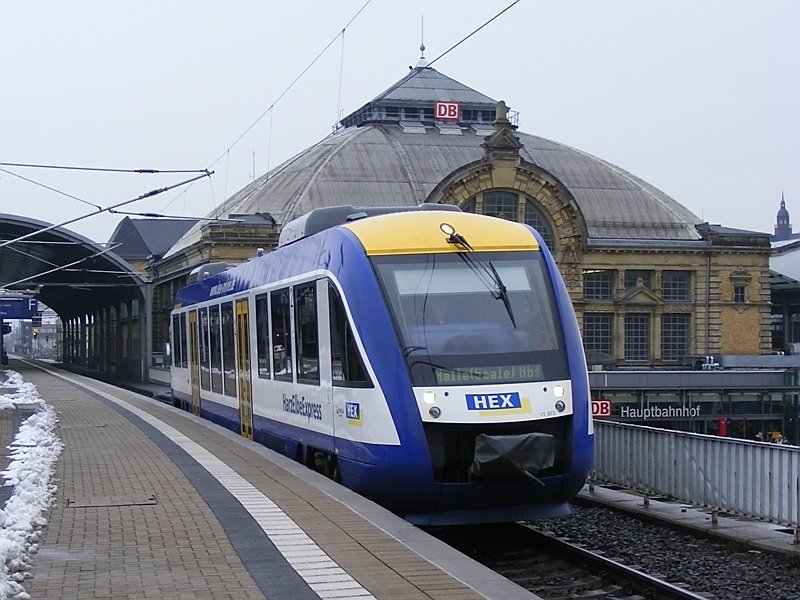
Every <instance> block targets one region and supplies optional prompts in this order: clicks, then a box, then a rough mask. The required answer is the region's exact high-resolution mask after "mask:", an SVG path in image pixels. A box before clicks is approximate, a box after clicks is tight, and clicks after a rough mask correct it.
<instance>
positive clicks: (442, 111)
mask: <svg viewBox="0 0 800 600" xmlns="http://www.w3.org/2000/svg"><path fill="white" fill-rule="evenodd" d="M436 120H437V121H457V120H458V102H437V103H436Z"/></svg>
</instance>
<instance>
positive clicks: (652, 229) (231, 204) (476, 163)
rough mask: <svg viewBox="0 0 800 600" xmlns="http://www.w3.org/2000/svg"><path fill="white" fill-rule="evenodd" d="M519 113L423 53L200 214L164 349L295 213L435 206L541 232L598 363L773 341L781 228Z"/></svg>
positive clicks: (674, 359) (163, 287) (170, 257)
mask: <svg viewBox="0 0 800 600" xmlns="http://www.w3.org/2000/svg"><path fill="white" fill-rule="evenodd" d="M447 110H450V111H451V112H450V113H449V114H448V113H447ZM437 111H439V112H437ZM517 116H518V115H516V114H515V113H513V112H512V111H509V110H508V109H507V108H506V107H505V104H504V103H503V102H498V101H497V100H495V99H493V98H490V97H488V96H486V95H484V94H482V93H480V92H478V91H475V90H474V89H471V88H469V87H467V86H465V85H463V84H461V83H459V82H458V81H455V80H453V79H451V78H449V77H447V76H446V75H444V74H442V73H440V72H438V71H436V70H435V69H432V68H430V67H427V66H425V63H424V62H421V63H420V64H419V65H418V66H417V67H416V68H414V69H412V70H410V72H409V73H408V74H407V75H406V76H405V77H403V78H402V79H400V80H399V81H397V82H396V83H395V84H394V85H392V86H391V87H389V88H388V89H387V90H386V91H384V92H383V93H381V94H379V95H378V96H377V97H376V98H375V99H374V100H372V101H371V102H368V103H366V104H365V105H364V106H362V107H360V108H358V109H357V110H355V111H354V112H352V113H351V114H349V115H347V116H346V117H345V118H344V119H342V121H341V123H340V127H339V128H338V130H337V131H335V132H334V133H333V134H331V135H329V136H328V137H326V138H324V139H323V140H322V141H320V142H319V143H318V144H316V145H314V146H312V147H310V148H308V149H306V150H304V151H303V152H301V153H299V154H298V155H297V156H295V157H293V158H292V159H290V160H288V161H286V162H285V163H284V164H282V165H280V166H278V167H276V168H275V169H273V170H271V171H270V172H269V173H266V174H264V175H262V176H261V177H259V178H258V179H256V180H254V181H253V182H252V183H250V184H249V185H248V186H246V187H245V188H243V189H241V190H240V191H238V192H237V193H235V194H234V195H233V196H231V197H230V198H229V199H228V200H227V201H225V202H224V203H223V204H222V205H221V206H220V207H219V208H218V209H217V210H216V211H215V212H214V213H213V214H211V215H209V217H212V218H217V219H229V220H217V221H215V220H204V221H199V222H197V223H196V224H194V226H193V227H191V229H189V230H188V232H187V233H186V234H185V235H184V236H183V237H181V239H180V240H179V241H178V242H177V243H176V244H175V245H173V246H172V248H170V249H169V250H168V251H167V252H165V253H164V255H163V257H161V258H160V259H156V260H153V261H152V263H151V265H150V271H151V272H150V273H149V274H150V276H151V277H152V279H153V281H154V282H155V293H154V311H155V312H154V320H155V319H158V320H159V321H160V323H158V324H157V323H155V322H154V326H153V329H154V336H153V348H154V349H156V348H159V347H161V345H162V344H163V343H164V342H165V341H166V338H165V337H164V336H165V335H166V332H167V320H166V314H167V312H168V309H169V308H171V300H172V298H173V297H174V292H175V290H177V289H178V288H179V287H180V286H182V285H184V284H185V283H186V282H187V280H188V277H189V275H190V273H191V271H192V270H193V269H195V268H196V267H198V265H201V264H205V263H216V262H224V263H236V262H241V261H243V260H246V259H247V258H249V257H252V256H254V255H255V253H256V252H257V249H259V248H261V249H262V250H263V251H269V250H270V249H271V248H273V247H274V246H275V244H276V243H277V236H278V233H279V231H280V229H281V227H282V226H283V224H284V223H287V222H288V221H290V220H292V219H294V218H296V217H298V216H300V215H302V214H304V213H306V212H308V211H310V210H312V209H314V208H318V207H322V206H331V205H341V204H345V205H352V206H395V205H409V206H411V205H417V204H420V203H422V202H433V203H443V204H455V205H457V206H459V207H461V209H462V210H464V211H469V212H479V213H483V214H487V215H492V216H496V217H499V218H505V219H512V220H516V221H520V222H525V223H528V224H530V225H532V226H534V227H536V228H537V229H538V230H539V231H540V232H541V233H542V235H543V236H544V238H545V240H546V241H547V243H548V246H549V247H550V249H551V250H552V251H553V253H554V255H555V256H556V260H557V263H558V265H559V267H560V269H561V271H562V274H563V276H564V279H565V280H566V283H567V287H568V289H569V293H570V296H571V297H572V301H573V304H574V307H575V310H576V313H577V316H578V320H579V321H580V324H581V328H582V331H583V335H584V340H585V347H586V352H587V358H588V360H589V363H590V364H591V365H600V367H598V368H623V367H642V368H644V367H646V368H658V367H667V368H670V367H671V368H675V367H680V366H683V365H685V364H686V363H687V361H689V364H690V365H691V361H693V360H694V357H697V356H705V355H720V354H746V355H754V354H755V355H758V354H765V353H769V352H770V349H771V333H770V331H771V330H770V276H769V255H770V239H769V235H768V234H763V233H758V232H750V231H740V230H734V229H730V228H727V227H723V226H720V225H713V224H709V223H703V222H701V220H700V219H699V218H698V217H696V216H695V215H694V214H693V213H692V212H691V211H689V210H688V209H686V208H685V207H684V206H682V205H681V204H679V203H678V202H677V201H675V200H673V199H672V198H670V197H669V196H668V195H667V194H665V193H663V192H662V191H660V190H658V189H656V188H655V187H654V186H652V185H650V184H648V183H647V182H645V181H643V180H641V179H639V178H637V177H636V176H635V175H632V174H631V173H628V172H627V171H625V170H624V169H622V168H620V167H617V166H615V165H613V164H610V163H608V162H607V161H605V160H603V159H601V158H597V157H594V156H591V155H589V154H587V153H586V152H582V151H580V150H578V149H575V148H572V147H569V146H566V145H564V144H560V143H557V142H554V141H551V140H547V139H543V138H541V137H537V136H535V135H531V134H527V133H523V132H521V131H519V130H518V128H517V126H516V122H517Z"/></svg>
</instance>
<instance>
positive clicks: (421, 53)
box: [417, 15, 428, 69]
mask: <svg viewBox="0 0 800 600" xmlns="http://www.w3.org/2000/svg"><path fill="white" fill-rule="evenodd" d="M427 66H428V61H427V60H425V15H420V43H419V60H418V61H417V68H418V69H424V68H425V67H427Z"/></svg>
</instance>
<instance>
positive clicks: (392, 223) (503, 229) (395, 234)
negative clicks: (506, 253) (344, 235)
mask: <svg viewBox="0 0 800 600" xmlns="http://www.w3.org/2000/svg"><path fill="white" fill-rule="evenodd" d="M442 223H447V224H449V225H452V226H453V228H454V229H455V230H456V233H458V234H460V235H461V236H463V237H464V238H465V239H466V240H467V242H469V244H470V246H472V248H473V249H474V250H475V251H476V252H485V251H492V250H494V251H496V250H511V251H520V250H538V249H539V244H538V243H537V241H536V238H534V237H533V234H532V233H531V232H530V231H529V230H528V229H527V228H526V227H524V226H523V225H521V224H519V223H515V222H513V221H506V220H505V219H499V218H495V217H487V216H484V215H476V214H472V213H460V212H453V211H436V210H426V211H411V212H402V213H392V214H387V215H379V216H375V217H368V218H365V219H361V220H358V221H353V222H350V223H347V224H346V225H343V227H346V228H347V229H349V230H350V231H352V232H353V233H354V234H355V235H356V237H358V239H359V240H360V241H361V243H362V244H363V246H364V249H365V250H366V252H367V254H369V255H371V256H379V255H389V254H428V253H436V252H458V251H461V250H463V248H461V247H459V246H457V245H456V244H451V243H448V242H447V235H446V234H445V233H444V232H443V231H442V230H441V225H442Z"/></svg>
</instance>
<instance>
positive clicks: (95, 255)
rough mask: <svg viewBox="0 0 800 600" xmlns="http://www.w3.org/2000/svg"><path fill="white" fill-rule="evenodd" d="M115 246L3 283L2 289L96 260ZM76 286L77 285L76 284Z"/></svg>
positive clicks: (115, 245)
mask: <svg viewBox="0 0 800 600" xmlns="http://www.w3.org/2000/svg"><path fill="white" fill-rule="evenodd" d="M117 246H119V244H114V245H113V246H109V247H108V248H103V249H102V250H100V251H98V252H95V253H94V254H90V255H88V256H84V257H83V258H79V259H78V260H75V261H73V262H71V263H67V264H65V265H61V266H58V267H56V268H55V269H50V270H49V271H42V272H41V273H36V274H35V275H30V276H29V277H25V278H23V279H18V280H17V281H12V282H10V283H4V284H3V287H4V288H6V289H8V288H10V287H12V286H15V285H19V284H20V283H25V282H26V281H30V280H32V279H36V278H37V277H43V276H45V275H50V274H51V273H56V272H58V271H63V270H64V269H67V268H68V267H73V266H75V265H78V264H80V263H82V262H84V261H87V260H89V259H91V258H96V257H98V256H100V255H102V254H105V253H106V252H111V250H113V249H114V248H116V247H117ZM76 285H78V284H76Z"/></svg>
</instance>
